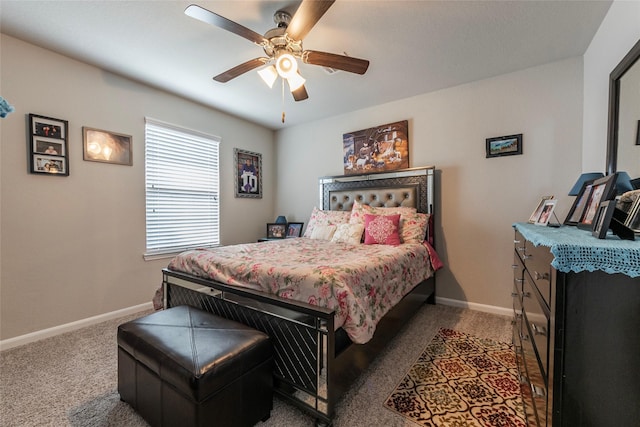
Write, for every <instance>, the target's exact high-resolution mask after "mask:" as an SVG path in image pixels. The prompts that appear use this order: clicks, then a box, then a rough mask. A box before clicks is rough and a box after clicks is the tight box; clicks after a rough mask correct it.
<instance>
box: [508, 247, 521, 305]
mask: <svg viewBox="0 0 640 427" xmlns="http://www.w3.org/2000/svg"><path fill="white" fill-rule="evenodd" d="M511 268H513V288H512V289H511V299H512V302H513V314H514V315H517V314H519V313H522V284H523V283H524V264H523V263H522V260H521V259H520V257H519V256H518V254H517V253H515V254H514V255H513V264H512V265H511Z"/></svg>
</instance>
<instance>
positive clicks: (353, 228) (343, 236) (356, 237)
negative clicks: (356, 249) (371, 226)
mask: <svg viewBox="0 0 640 427" xmlns="http://www.w3.org/2000/svg"><path fill="white" fill-rule="evenodd" d="M363 231H364V225H362V224H339V225H338V227H337V228H336V232H335V233H334V234H333V237H332V238H331V242H332V243H349V244H352V245H358V244H360V242H361V241H362V232H363Z"/></svg>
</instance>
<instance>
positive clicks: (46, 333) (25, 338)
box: [0, 302, 153, 351]
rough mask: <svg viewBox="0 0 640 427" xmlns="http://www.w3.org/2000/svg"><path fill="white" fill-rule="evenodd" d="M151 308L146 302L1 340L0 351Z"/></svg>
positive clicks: (149, 303) (150, 304) (150, 303)
mask: <svg viewBox="0 0 640 427" xmlns="http://www.w3.org/2000/svg"><path fill="white" fill-rule="evenodd" d="M151 308H153V303H152V302H146V303H144V304H139V305H134V306H133V307H128V308H123V309H121V310H116V311H112V312H110V313H105V314H100V315H98V316H93V317H89V318H86V319H82V320H77V321H75V322H71V323H65V324H64V325H60V326H54V327H53V328H48V329H43V330H41V331H36V332H31V333H29V334H25V335H20V336H18V337H14V338H9V339H6V340H1V341H0V351H3V350H8V349H10V348H13V347H18V346H20V345H24V344H29V343H32V342H36V341H40V340H42V339H45V338H49V337H53V336H56V335H60V334H64V333H66V332H71V331H75V330H76V329H80V328H84V327H87V326H91V325H95V324H97V323H101V322H104V321H107V320H111V319H117V318H118V317H122V316H127V315H129V314H134V313H138V312H140V311H144V310H149V309H151Z"/></svg>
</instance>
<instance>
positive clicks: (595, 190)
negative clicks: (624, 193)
mask: <svg viewBox="0 0 640 427" xmlns="http://www.w3.org/2000/svg"><path fill="white" fill-rule="evenodd" d="M615 191H616V175H615V174H611V175H607V176H605V177H602V178H599V179H596V180H595V181H593V184H592V186H591V193H590V195H589V199H588V200H587V205H586V206H585V208H584V214H583V215H582V218H581V219H580V222H579V223H578V228H583V229H588V230H589V229H590V230H592V229H593V221H594V219H595V217H596V213H597V212H598V207H599V206H600V203H602V202H604V201H606V200H611V199H613V198H614V197H615Z"/></svg>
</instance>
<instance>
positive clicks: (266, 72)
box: [258, 65, 278, 88]
mask: <svg viewBox="0 0 640 427" xmlns="http://www.w3.org/2000/svg"><path fill="white" fill-rule="evenodd" d="M258 75H259V76H260V78H261V79H262V81H264V82H265V83H266V84H267V86H269V88H273V84H274V83H275V81H276V79H277V78H278V72H277V71H276V67H274V66H273V65H269V66H268V67H265V68H263V69H262V70H258Z"/></svg>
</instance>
